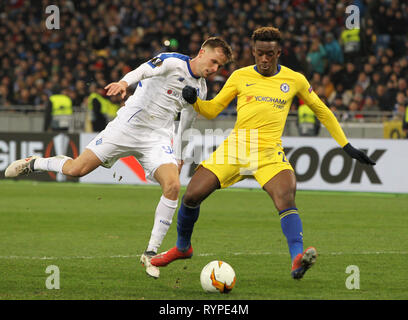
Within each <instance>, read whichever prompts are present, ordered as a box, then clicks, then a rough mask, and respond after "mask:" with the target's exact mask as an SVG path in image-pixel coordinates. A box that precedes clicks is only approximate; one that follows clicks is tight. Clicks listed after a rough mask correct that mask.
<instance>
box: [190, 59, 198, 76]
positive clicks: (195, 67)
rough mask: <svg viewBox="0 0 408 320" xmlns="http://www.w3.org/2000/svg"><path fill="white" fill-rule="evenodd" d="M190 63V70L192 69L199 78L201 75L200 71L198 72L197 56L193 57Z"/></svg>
mask: <svg viewBox="0 0 408 320" xmlns="http://www.w3.org/2000/svg"><path fill="white" fill-rule="evenodd" d="M188 63H189V64H190V70H191V72H192V73H193V75H194V76H195V77H196V78H199V77H200V75H199V73H198V64H197V58H193V59H191V60H190V61H189V62H188Z"/></svg>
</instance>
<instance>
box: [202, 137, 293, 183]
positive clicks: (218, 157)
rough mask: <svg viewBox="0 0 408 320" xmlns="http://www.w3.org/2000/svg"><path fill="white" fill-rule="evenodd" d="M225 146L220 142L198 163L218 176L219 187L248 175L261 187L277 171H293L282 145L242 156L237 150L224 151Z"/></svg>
mask: <svg viewBox="0 0 408 320" xmlns="http://www.w3.org/2000/svg"><path fill="white" fill-rule="evenodd" d="M225 148H226V143H223V144H221V145H220V146H219V147H218V148H217V150H216V151H215V152H213V153H212V154H211V156H210V157H209V158H208V159H207V160H205V161H203V162H201V163H200V165H202V166H203V167H204V168H207V169H208V170H210V171H211V172H213V173H214V174H215V175H216V176H217V177H218V180H219V181H220V184H221V188H227V187H229V186H232V185H233V184H235V183H237V182H239V181H241V180H243V179H246V178H250V177H253V178H255V179H256V181H258V183H259V184H260V185H261V187H263V186H264V185H265V183H267V182H268V181H269V180H271V179H272V178H273V177H274V176H275V175H277V174H278V173H279V172H281V171H283V170H292V171H294V170H293V168H292V166H291V165H290V163H289V161H288V160H287V158H286V156H285V153H284V152H283V148H282V147H279V146H276V147H272V148H263V149H261V150H259V151H258V150H256V152H249V153H247V155H246V156H244V157H243V156H241V155H239V152H233V153H234V154H231V152H230V153H228V152H224V150H225ZM237 153H238V154H237Z"/></svg>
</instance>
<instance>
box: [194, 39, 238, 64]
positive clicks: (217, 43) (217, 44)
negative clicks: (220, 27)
mask: <svg viewBox="0 0 408 320" xmlns="http://www.w3.org/2000/svg"><path fill="white" fill-rule="evenodd" d="M204 47H210V48H212V49H215V48H221V49H222V52H223V53H224V55H225V57H226V58H227V61H228V62H230V61H232V49H231V47H230V45H229V44H228V43H227V42H226V41H225V40H224V39H222V38H220V37H211V38H208V39H207V40H205V41H204V43H203V44H202V45H201V48H204Z"/></svg>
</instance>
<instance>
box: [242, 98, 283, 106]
mask: <svg viewBox="0 0 408 320" xmlns="http://www.w3.org/2000/svg"><path fill="white" fill-rule="evenodd" d="M252 98H255V101H256V102H269V103H273V104H274V107H275V108H278V109H283V108H284V107H285V104H286V100H285V99H280V98H274V97H268V96H247V97H246V102H250V101H251V100H252Z"/></svg>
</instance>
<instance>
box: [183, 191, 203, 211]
mask: <svg viewBox="0 0 408 320" xmlns="http://www.w3.org/2000/svg"><path fill="white" fill-rule="evenodd" d="M201 201H202V200H201V197H200V195H199V194H198V193H195V192H192V191H191V190H188V189H187V191H186V193H185V194H184V196H183V202H184V204H185V205H186V206H188V207H192V208H195V207H198V206H199V205H200V204H201Z"/></svg>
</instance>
